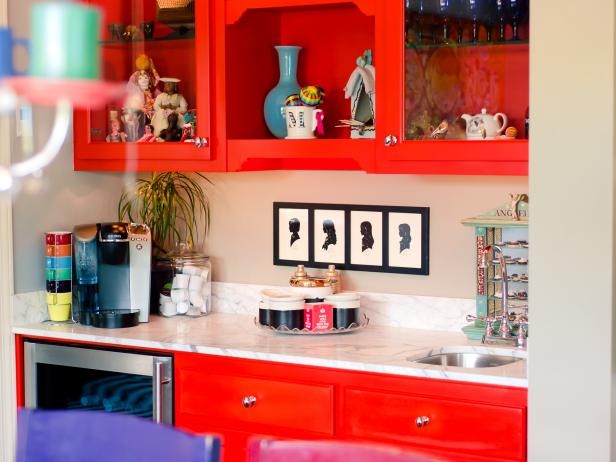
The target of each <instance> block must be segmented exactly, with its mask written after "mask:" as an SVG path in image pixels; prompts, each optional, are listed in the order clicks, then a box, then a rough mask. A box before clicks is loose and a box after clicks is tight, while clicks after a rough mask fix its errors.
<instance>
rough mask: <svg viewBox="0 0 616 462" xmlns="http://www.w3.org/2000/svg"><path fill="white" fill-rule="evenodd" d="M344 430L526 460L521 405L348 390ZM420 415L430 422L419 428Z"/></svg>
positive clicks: (392, 440) (350, 433) (379, 438)
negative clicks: (519, 406)
mask: <svg viewBox="0 0 616 462" xmlns="http://www.w3.org/2000/svg"><path fill="white" fill-rule="evenodd" d="M343 408H344V411H343V413H344V418H343V431H344V433H345V434H346V435H347V436H349V437H352V438H357V439H369V440H376V441H381V442H385V443H398V444H400V443H402V444H408V445H412V446H423V447H427V448H434V449H437V450H444V451H451V452H455V453H460V454H463V453H469V454H476V455H478V456H486V457H489V458H493V460H516V461H517V460H525V457H526V444H525V438H526V432H525V419H526V415H525V411H524V409H523V408H516V407H504V406H495V405H489V404H483V403H476V402H475V403H471V402H464V401H454V400H446V399H435V398H430V397H426V396H415V395H407V394H396V393H383V392H374V391H365V390H358V389H346V390H345V391H344V403H343ZM417 417H427V418H428V419H429V423H428V424H427V425H424V426H422V427H418V426H417V423H416V419H417Z"/></svg>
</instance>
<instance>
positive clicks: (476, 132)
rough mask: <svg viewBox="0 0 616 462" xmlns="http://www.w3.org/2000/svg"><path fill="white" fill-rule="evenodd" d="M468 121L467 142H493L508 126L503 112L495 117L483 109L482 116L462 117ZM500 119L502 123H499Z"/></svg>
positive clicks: (464, 115) (463, 115) (466, 115)
mask: <svg viewBox="0 0 616 462" xmlns="http://www.w3.org/2000/svg"><path fill="white" fill-rule="evenodd" d="M460 117H461V118H462V119H464V120H465V121H466V139H467V140H493V139H496V137H497V136H499V135H500V134H501V133H502V132H503V130H505V127H506V126H507V116H506V115H505V114H503V113H502V112H498V113H496V114H494V115H492V114H488V113H487V111H486V109H485V108H483V109H481V114H477V115H474V116H471V115H469V114H462V115H461V116H460ZM499 118H500V123H499Z"/></svg>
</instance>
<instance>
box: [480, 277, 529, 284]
mask: <svg viewBox="0 0 616 462" xmlns="http://www.w3.org/2000/svg"><path fill="white" fill-rule="evenodd" d="M488 282H495V283H496V282H503V280H502V279H489V280H488ZM507 282H508V283H509V284H511V283H514V284H515V283H521V284H528V279H518V280H517V281H514V280H513V279H511V278H509V279H507Z"/></svg>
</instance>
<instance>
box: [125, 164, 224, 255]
mask: <svg viewBox="0 0 616 462" xmlns="http://www.w3.org/2000/svg"><path fill="white" fill-rule="evenodd" d="M195 175H196V176H197V177H198V178H200V179H202V180H203V181H206V182H208V183H210V184H212V182H211V181H210V180H208V179H207V178H206V177H205V176H203V175H202V174H200V173H195ZM136 183H137V185H136V186H137V187H136V189H135V191H125V192H124V193H123V194H122V196H121V197H120V201H119V203H118V217H119V219H120V220H126V219H128V220H130V221H131V222H134V223H144V224H146V225H148V226H149V227H150V230H151V233H152V254H153V255H154V256H155V257H159V256H164V255H165V254H167V253H168V252H169V251H171V250H172V249H173V248H174V246H175V245H176V244H177V243H178V242H186V243H187V244H188V245H189V246H191V247H192V246H193V245H194V244H195V239H198V238H199V228H198V227H197V216H198V214H200V215H201V216H202V217H203V221H204V230H203V231H204V233H203V237H205V236H206V235H207V232H208V230H209V227H210V203H209V200H208V197H207V195H206V194H205V192H204V190H203V188H202V187H201V185H200V184H199V183H198V182H197V181H196V180H195V179H193V178H190V177H189V176H187V175H185V174H183V173H180V172H164V173H155V172H154V173H152V176H151V178H148V179H142V178H139V179H137V182H136Z"/></svg>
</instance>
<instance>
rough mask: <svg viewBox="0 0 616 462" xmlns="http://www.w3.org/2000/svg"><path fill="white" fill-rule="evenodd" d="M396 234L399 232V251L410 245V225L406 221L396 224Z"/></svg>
mask: <svg viewBox="0 0 616 462" xmlns="http://www.w3.org/2000/svg"><path fill="white" fill-rule="evenodd" d="M398 234H400V237H401V238H402V239H400V253H402V252H403V251H405V250H406V249H409V248H410V247H411V227H410V226H409V224H408V223H400V224H399V225H398Z"/></svg>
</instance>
